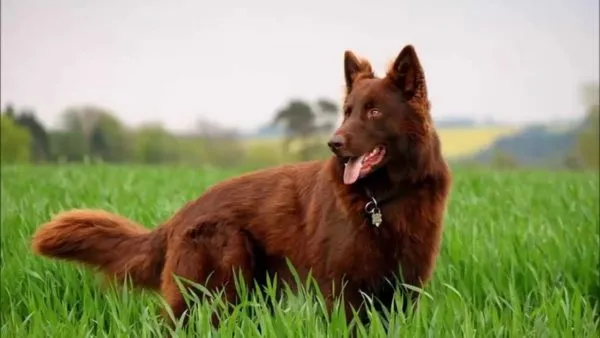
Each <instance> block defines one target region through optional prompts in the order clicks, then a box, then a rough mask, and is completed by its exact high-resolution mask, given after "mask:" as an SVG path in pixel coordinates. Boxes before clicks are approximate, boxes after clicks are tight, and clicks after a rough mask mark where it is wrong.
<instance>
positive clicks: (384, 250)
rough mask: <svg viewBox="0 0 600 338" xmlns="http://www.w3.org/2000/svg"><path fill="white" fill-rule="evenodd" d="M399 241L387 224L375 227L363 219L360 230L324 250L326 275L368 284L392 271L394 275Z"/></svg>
mask: <svg viewBox="0 0 600 338" xmlns="http://www.w3.org/2000/svg"><path fill="white" fill-rule="evenodd" d="M384 226H388V228H384ZM339 235H340V234H338V235H334V237H336V236H339ZM401 237H402V234H400V233H399V232H397V231H396V230H395V229H394V228H392V227H391V225H390V222H389V221H388V222H383V223H382V224H380V226H379V227H376V226H374V225H373V224H371V222H370V219H368V218H367V219H365V221H364V224H363V226H361V227H360V228H358V229H356V230H355V231H353V232H351V233H347V234H345V236H340V238H336V239H335V240H333V241H331V242H330V244H334V245H333V246H330V247H329V250H328V260H327V263H328V264H327V270H328V273H329V275H331V276H341V275H345V276H347V277H348V278H351V279H352V280H355V281H370V280H373V279H374V278H380V277H381V276H383V275H388V274H389V273H390V272H392V270H396V271H397V269H398V268H397V267H398V263H399V260H400V252H401V243H402V241H401ZM394 272H395V271H394Z"/></svg>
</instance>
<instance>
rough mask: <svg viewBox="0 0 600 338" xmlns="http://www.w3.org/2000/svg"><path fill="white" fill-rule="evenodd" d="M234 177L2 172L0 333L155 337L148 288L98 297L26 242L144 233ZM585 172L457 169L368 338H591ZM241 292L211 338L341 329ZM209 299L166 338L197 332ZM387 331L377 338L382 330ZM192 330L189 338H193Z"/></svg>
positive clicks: (160, 329)
mask: <svg viewBox="0 0 600 338" xmlns="http://www.w3.org/2000/svg"><path fill="white" fill-rule="evenodd" d="M234 174H236V173H235V172H234V171H231V172H217V171H209V172H202V171H198V170H192V169H183V168H168V169H167V168H150V167H83V166H80V167H61V168H59V167H38V168H31V167H4V168H3V169H2V176H1V177H2V179H1V193H2V206H1V207H2V209H1V211H2V212H1V231H2V232H1V256H0V258H1V269H2V271H1V277H2V279H1V280H2V283H1V285H2V290H1V293H0V302H1V306H0V315H1V321H2V322H1V325H2V328H1V332H0V334H1V335H2V337H156V336H158V334H159V333H163V334H164V333H166V332H168V331H167V329H166V328H165V326H163V325H162V324H161V321H160V319H159V317H158V315H157V313H158V311H159V309H160V307H161V302H160V299H159V298H157V297H154V296H153V295H151V294H149V293H147V292H138V293H131V292H128V291H127V290H118V289H113V288H103V287H102V286H101V283H100V282H99V280H98V278H97V276H96V275H95V274H94V273H93V272H91V271H90V270H87V269H84V268H81V267H79V266H76V265H71V264H66V263H61V262H55V261H50V260H47V259H44V258H39V257H35V256H33V255H32V254H31V251H30V250H29V239H30V237H31V235H32V233H33V231H34V229H35V228H36V226H37V225H39V224H40V223H42V222H44V221H46V220H47V219H48V218H49V217H51V215H52V214H54V213H56V212H58V211H60V210H64V209H68V208H75V207H94V208H105V209H107V210H109V211H113V212H118V213H120V214H122V215H124V216H126V217H130V218H132V219H134V220H136V221H138V222H140V223H142V224H145V225H147V226H150V227H152V226H154V225H156V224H158V223H159V222H161V221H162V220H164V219H166V218H167V217H169V216H170V215H171V213H173V212H174V211H175V210H176V209H177V208H179V207H180V206H181V205H182V204H183V203H184V202H185V201H187V200H189V199H192V198H194V197H196V196H197V195H198V194H200V193H201V192H202V191H203V190H204V189H205V188H206V187H207V186H209V185H211V184H213V183H215V182H217V181H219V180H221V179H224V178H226V177H228V176H231V175H234ZM598 183H599V182H598V176H597V175H593V174H581V173H579V174H575V173H549V172H474V171H472V172H467V171H461V170H456V171H455V183H454V190H453V193H452V199H451V202H450V206H449V210H448V214H447V222H446V230H445V233H444V242H443V247H442V251H441V256H440V258H439V261H438V268H437V270H436V272H435V275H434V278H433V280H432V282H431V283H430V284H429V286H428V287H427V288H426V289H425V292H426V294H425V295H423V296H422V300H421V303H420V307H419V309H418V311H416V312H415V313H413V314H410V315H408V316H403V315H401V314H397V313H395V312H394V313H392V314H391V315H390V316H389V318H388V316H385V315H377V314H374V315H373V318H372V319H373V320H372V324H371V325H370V326H360V325H359V326H358V330H359V333H361V334H362V335H363V336H371V337H595V336H597V335H598V311H597V310H596V309H597V308H595V306H596V307H597V306H598V305H595V304H597V302H598V300H599V298H600V286H599V278H600V275H599V273H598V268H599V263H598V260H599V245H600V243H599V235H600V234H599V229H598V226H599V225H598V213H599V207H598V203H599V196H598ZM269 295H270V293H269V292H265V294H263V297H260V295H259V296H252V297H250V296H247V297H245V301H243V302H242V304H240V305H239V306H237V307H236V308H235V309H233V310H230V311H229V313H228V314H225V315H224V316H223V319H222V327H221V328H220V330H219V331H218V332H217V331H215V332H213V334H212V335H210V336H220V337H229V336H233V335H236V336H244V337H261V336H262V337H288V336H293V337H323V336H329V337H340V336H342V337H343V336H347V333H348V328H347V327H346V326H345V324H344V323H343V322H342V321H341V320H340V318H341V317H340V314H339V313H338V314H336V315H334V316H333V317H332V318H331V320H330V321H329V322H327V321H325V320H324V319H323V316H321V315H320V314H321V313H322V307H321V304H320V303H319V302H318V301H314V300H306V301H304V300H303V299H304V298H303V297H302V296H297V297H290V298H289V299H288V300H287V301H285V302H281V303H275V315H274V316H271V315H269V314H268V310H267V308H266V306H265V303H266V302H269V301H270V300H269ZM210 306H211V305H210V303H204V304H203V305H202V306H201V307H199V308H197V310H196V311H195V312H194V316H195V317H194V318H195V320H194V321H193V324H192V325H191V326H190V327H189V328H188V331H187V332H186V331H183V330H179V331H178V332H177V333H178V335H179V336H199V337H208V336H209V335H208V334H206V331H205V330H209V328H208V326H207V323H208V321H207V318H208V314H209V313H210V309H211V307H210ZM383 323H387V325H388V327H389V331H388V332H386V331H385V330H384V324H383ZM200 333H202V334H200Z"/></svg>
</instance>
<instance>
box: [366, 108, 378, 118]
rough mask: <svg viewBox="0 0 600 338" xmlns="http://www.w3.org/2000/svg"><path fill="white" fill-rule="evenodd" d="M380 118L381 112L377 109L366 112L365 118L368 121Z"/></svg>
mask: <svg viewBox="0 0 600 338" xmlns="http://www.w3.org/2000/svg"><path fill="white" fill-rule="evenodd" d="M380 116H381V112H380V111H379V110H377V109H371V110H369V111H368V112H367V118H368V119H369V120H371V119H376V118H378V117H380Z"/></svg>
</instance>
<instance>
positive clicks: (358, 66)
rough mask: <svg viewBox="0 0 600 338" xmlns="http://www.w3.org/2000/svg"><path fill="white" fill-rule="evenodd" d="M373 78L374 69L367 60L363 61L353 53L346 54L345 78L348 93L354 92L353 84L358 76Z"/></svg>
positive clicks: (347, 52) (346, 52)
mask: <svg viewBox="0 0 600 338" xmlns="http://www.w3.org/2000/svg"><path fill="white" fill-rule="evenodd" d="M359 75H360V76H361V77H373V69H372V68H371V64H370V63H369V61H367V60H361V59H359V58H357V57H356V55H354V53H352V52H351V51H349V50H347V51H345V52H344V76H345V78H346V92H347V93H349V92H350V90H352V84H353V83H354V81H356V79H357V78H358V76H359Z"/></svg>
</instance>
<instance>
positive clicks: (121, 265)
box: [32, 209, 166, 289]
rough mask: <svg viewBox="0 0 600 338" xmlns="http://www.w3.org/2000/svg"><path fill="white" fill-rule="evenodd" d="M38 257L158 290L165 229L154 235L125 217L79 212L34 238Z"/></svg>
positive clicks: (66, 214)
mask: <svg viewBox="0 0 600 338" xmlns="http://www.w3.org/2000/svg"><path fill="white" fill-rule="evenodd" d="M32 247H33V251H34V252H35V253H37V254H39V255H43V256H47V257H52V258H57V259H65V260H71V261H76V262H81V263H84V264H87V265H90V266H93V267H97V268H99V269H100V270H101V271H103V272H104V273H105V274H106V275H108V276H113V277H116V278H117V279H118V280H120V281H122V280H123V279H124V278H131V280H132V282H133V284H134V285H136V286H139V287H143V288H148V289H158V288H159V287H160V275H161V271H162V268H163V265H164V260H165V253H166V234H165V229H164V228H162V227H159V228H158V229H156V230H154V231H151V230H149V229H146V228H144V227H142V226H140V225H138V224H136V223H134V222H133V221H131V220H128V219H126V218H124V217H121V216H118V215H115V214H112V213H109V212H106V211H102V210H85V209H76V210H71V211H67V212H63V213H60V214H58V215H56V216H55V217H54V218H53V219H52V220H50V221H49V222H47V223H45V224H43V225H42V226H41V227H40V228H39V229H38V231H37V232H36V233H35V235H34V236H33V242H32Z"/></svg>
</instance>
